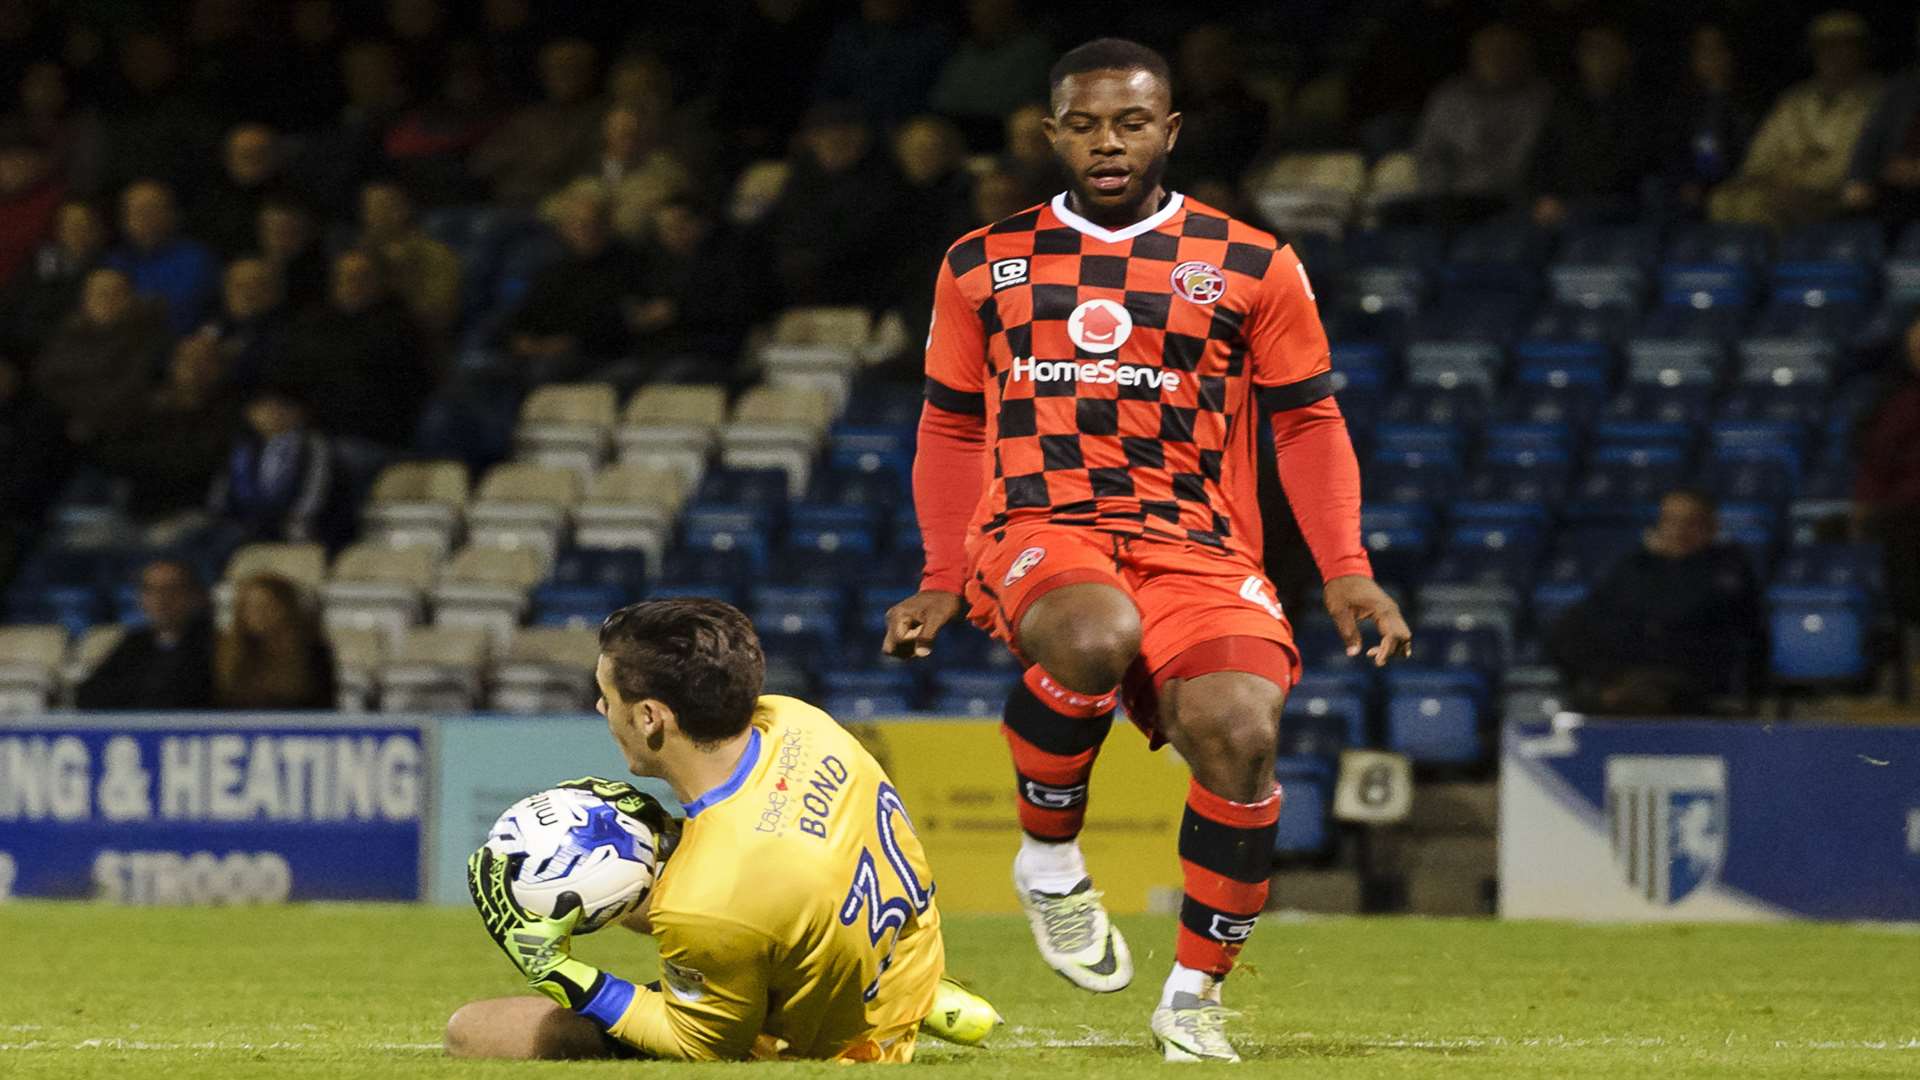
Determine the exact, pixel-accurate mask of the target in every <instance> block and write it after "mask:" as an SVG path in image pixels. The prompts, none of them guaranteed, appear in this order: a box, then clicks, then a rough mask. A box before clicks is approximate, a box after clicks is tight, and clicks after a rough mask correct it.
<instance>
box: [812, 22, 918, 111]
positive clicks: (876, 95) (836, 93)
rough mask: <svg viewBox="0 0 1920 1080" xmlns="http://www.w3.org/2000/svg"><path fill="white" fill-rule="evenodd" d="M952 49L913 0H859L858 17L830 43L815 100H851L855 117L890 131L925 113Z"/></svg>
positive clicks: (836, 31)
mask: <svg viewBox="0 0 1920 1080" xmlns="http://www.w3.org/2000/svg"><path fill="white" fill-rule="evenodd" d="M951 50H952V43H951V42H950V41H949V40H948V39H947V33H946V31H945V30H943V29H941V28H940V26H939V24H937V23H935V22H933V21H932V20H929V19H922V18H919V17H918V16H917V15H916V14H915V13H914V10H913V0H861V3H860V13H859V14H858V15H857V16H854V17H852V18H849V19H847V20H845V21H844V22H842V23H841V24H840V25H839V26H837V27H835V28H834V31H833V36H832V37H830V38H828V39H827V49H826V55H825V56H824V58H823V59H822V60H821V62H820V78H819V80H818V82H817V83H816V84H815V86H814V93H813V99H814V101H815V102H823V101H835V102H850V103H852V104H853V106H854V110H855V112H856V114H857V115H861V116H864V117H865V118H866V119H867V120H869V121H871V122H872V123H873V124H875V125H876V126H878V127H879V128H881V129H883V130H884V129H886V128H891V127H892V126H893V125H895V124H897V123H899V122H900V121H902V120H905V119H906V118H907V117H909V116H912V115H914V114H915V113H920V112H925V111H926V108H927V96H928V95H929V94H930V93H932V91H933V83H934V80H935V79H937V78H938V77H939V76H940V68H941V67H942V66H943V65H944V64H945V63H946V59H947V53H948V52H950V51H951Z"/></svg>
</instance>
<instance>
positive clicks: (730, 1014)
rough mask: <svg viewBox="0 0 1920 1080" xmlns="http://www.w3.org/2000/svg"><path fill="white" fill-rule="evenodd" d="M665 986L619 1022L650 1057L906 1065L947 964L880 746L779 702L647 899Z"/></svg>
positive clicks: (769, 703)
mask: <svg viewBox="0 0 1920 1080" xmlns="http://www.w3.org/2000/svg"><path fill="white" fill-rule="evenodd" d="M652 919H653V932H654V935H655V937H657V938H658V939H659V942H660V989H659V990H657V991H655V990H646V989H641V990H639V991H637V992H636V993H635V995H634V998H633V1002H632V1004H631V1005H630V1006H629V1007H628V1008H627V1010H626V1012H625V1014H624V1015H623V1016H622V1017H621V1018H620V1020H619V1021H618V1022H617V1023H615V1024H614V1025H613V1027H612V1029H611V1030H612V1032H613V1034H614V1036H615V1037H617V1038H619V1039H621V1040H622V1041H624V1042H627V1043H629V1044H631V1045H633V1046H634V1047H636V1048H638V1049H639V1050H641V1051H643V1052H645V1053H647V1054H650V1055H652V1056H655V1057H663V1058H677V1059H691V1060H715V1059H720V1060H726V1059H739V1058H746V1057H769V1056H780V1057H799V1058H839V1059H842V1060H851V1061H904V1060H907V1059H909V1058H911V1057H912V1054H913V1043H914V1036H915V1033H916V1032H917V1030H918V1028H919V1024H920V1021H921V1020H922V1019H923V1018H925V1017H926V1015H927V1013H928V1012H929V1011H930V1010H931V1009H932V1008H933V998H934V992H935V990H936V988H937V987H938V984H939V980H940V975H941V972H942V970H943V969H944V968H945V966H946V955H945V949H944V947H943V945H942V943H941V940H940V912H939V909H938V908H937V907H935V906H934V902H933V873H932V871H931V870H930V869H929V868H928V866H927V856H926V852H925V850H923V849H922V848H921V846H920V840H919V838H918V837H916V836H915V835H914V831H913V825H912V823H911V822H909V821H908V819H907V811H906V807H905V806H903V805H902V804H901V801H900V794H899V792H897V791H895V790H894V788H893V784H892V782H891V781H890V780H889V779H888V778H887V774H886V771H885V770H883V769H882V768H881V767H880V764H879V762H877V761H875V760H874V759H873V755H871V754H869V753H867V751H866V749H865V748H864V747H862V746H861V745H860V743H859V742H858V741H856V740H855V739H854V738H853V736H851V735H849V734H848V733H847V732H846V731H845V729H843V728H841V727H840V725H839V724H837V723H835V722H834V720H833V718H832V717H830V716H828V715H827V714H826V713H824V712H822V711H820V710H819V709H816V708H814V707H813V706H811V705H808V704H806V703H805V702H803V701H798V700H795V699H794V698H788V697H775V696H767V697H762V698H761V699H760V702H759V705H758V707H757V708H756V709H755V711H754V716H753V731H752V733H751V734H750V735H749V741H748V745H747V749H746V751H745V752H744V753H743V754H742V755H741V758H740V764H739V766H738V767H737V768H735V769H734V771H733V773H732V775H731V776H729V777H728V779H727V781H726V783H724V784H722V785H720V786H719V787H717V788H715V789H714V790H712V791H710V792H708V793H706V794H705V795H702V796H700V797H699V798H697V799H694V800H693V801H692V802H691V803H689V804H688V805H687V823H686V830H685V832H684V833H683V834H682V836H681V840H680V846H679V848H678V849H676V850H675V852H674V854H673V857H672V858H671V859H670V860H668V862H667V865H666V867H665V869H664V870H663V871H662V873H661V875H660V880H659V883H658V884H657V885H656V886H655V888H654V892H653V900H652Z"/></svg>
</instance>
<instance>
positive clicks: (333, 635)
mask: <svg viewBox="0 0 1920 1080" xmlns="http://www.w3.org/2000/svg"><path fill="white" fill-rule="evenodd" d="M326 633H327V644H329V645H331V646H332V647H333V666H334V684H335V689H334V700H335V703H336V704H337V705H338V707H339V708H340V710H341V711H342V712H355V713H359V712H366V711H368V710H369V709H371V708H372V707H373V702H374V698H375V697H376V696H377V689H378V686H379V680H380V672H381V670H382V668H384V667H385V665H386V658H387V650H388V647H389V645H390V644H391V643H390V642H389V641H388V640H387V636H386V635H385V634H383V633H381V632H380V631H378V630H363V629H359V628H343V627H330V628H328V629H327V632H326Z"/></svg>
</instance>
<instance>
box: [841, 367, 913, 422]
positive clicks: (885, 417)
mask: <svg viewBox="0 0 1920 1080" xmlns="http://www.w3.org/2000/svg"><path fill="white" fill-rule="evenodd" d="M923 393H924V391H923V389H922V387H921V385H920V384H919V383H918V382H901V381H898V380H893V379H878V378H868V379H862V380H860V381H859V382H857V383H855V384H854V387H853V393H852V395H851V396H849V397H848V399H847V408H846V415H847V416H849V417H853V418H856V419H858V420H859V422H860V423H862V424H874V425H878V426H882V427H890V428H908V429H911V428H913V427H914V426H915V425H916V424H918V423H919V422H920V406H921V402H922V395H923Z"/></svg>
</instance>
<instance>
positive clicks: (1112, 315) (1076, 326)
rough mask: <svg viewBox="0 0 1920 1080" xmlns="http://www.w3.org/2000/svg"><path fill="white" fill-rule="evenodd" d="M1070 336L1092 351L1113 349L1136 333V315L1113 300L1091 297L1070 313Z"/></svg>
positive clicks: (1082, 346)
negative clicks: (1134, 321)
mask: <svg viewBox="0 0 1920 1080" xmlns="http://www.w3.org/2000/svg"><path fill="white" fill-rule="evenodd" d="M1067 336H1068V337H1069V338H1072V339H1073V343H1074V344H1075V345H1078V346H1080V347H1081V348H1082V349H1085V350H1086V351H1088V352H1090V353H1110V352H1113V351H1114V350H1115V349H1118V348H1119V347H1120V346H1122V345H1125V344H1126V343H1127V339H1128V338H1130V337H1132V336H1133V315H1132V314H1131V313H1129V312H1128V311H1127V309H1126V308H1124V307H1121V306H1120V305H1119V304H1117V303H1115V302H1114V301H1112V300H1104V299H1094V300H1088V301H1086V302H1084V303H1082V304H1081V305H1080V306H1079V307H1077V308H1074V309H1073V314H1071V315H1069V316H1067Z"/></svg>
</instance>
